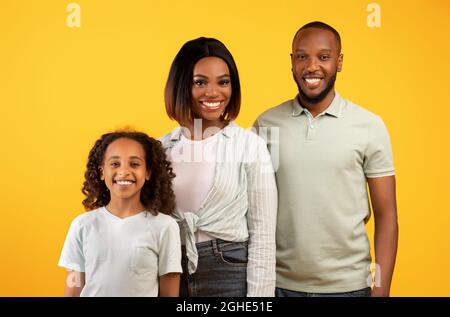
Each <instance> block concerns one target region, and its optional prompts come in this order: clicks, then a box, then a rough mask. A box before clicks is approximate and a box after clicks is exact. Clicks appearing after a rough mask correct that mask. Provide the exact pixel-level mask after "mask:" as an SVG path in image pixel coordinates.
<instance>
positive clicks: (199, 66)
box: [194, 56, 229, 75]
mask: <svg viewBox="0 0 450 317" xmlns="http://www.w3.org/2000/svg"><path fill="white" fill-rule="evenodd" d="M209 73H212V74H218V75H223V74H229V70H228V65H227V63H225V61H224V60H223V59H221V58H219V57H216V56H208V57H204V58H202V59H200V60H199V61H198V62H197V63H196V64H195V66H194V75H197V74H209Z"/></svg>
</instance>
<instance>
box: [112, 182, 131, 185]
mask: <svg viewBox="0 0 450 317" xmlns="http://www.w3.org/2000/svg"><path fill="white" fill-rule="evenodd" d="M116 183H117V184H119V185H131V184H132V183H133V182H131V181H116Z"/></svg>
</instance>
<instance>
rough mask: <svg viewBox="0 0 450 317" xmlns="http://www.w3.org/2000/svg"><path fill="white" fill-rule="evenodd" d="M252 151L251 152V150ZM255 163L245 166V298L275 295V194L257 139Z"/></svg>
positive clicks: (270, 170) (269, 168)
mask: <svg viewBox="0 0 450 317" xmlns="http://www.w3.org/2000/svg"><path fill="white" fill-rule="evenodd" d="M253 149H255V148H254V147H253ZM255 152H256V153H257V158H256V161H255V162H252V163H249V164H248V165H247V169H246V170H247V180H248V193H247V194H248V212H247V223H248V231H249V244H248V267H247V296H251V297H255V296H265V297H271V296H274V294H275V229H276V216H277V209H278V193H277V187H276V182H275V174H274V171H273V167H272V161H271V158H270V155H269V152H268V150H267V147H266V144H265V142H264V141H263V140H262V139H260V138H258V140H257V148H256V151H255Z"/></svg>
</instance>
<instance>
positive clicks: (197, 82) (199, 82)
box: [194, 80, 205, 87]
mask: <svg viewBox="0 0 450 317" xmlns="http://www.w3.org/2000/svg"><path fill="white" fill-rule="evenodd" d="M204 84H205V82H204V81H203V80H194V85H195V86H199V87H200V86H203V85H204Z"/></svg>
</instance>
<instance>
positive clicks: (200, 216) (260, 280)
mask: <svg viewBox="0 0 450 317" xmlns="http://www.w3.org/2000/svg"><path fill="white" fill-rule="evenodd" d="M240 101H241V94H240V84H239V76H238V71H237V68H236V64H235V62H234V59H233V57H232V55H231V53H230V52H229V51H228V49H227V48H226V47H225V46H224V45H223V44H222V43H221V42H220V41H218V40H216V39H213V38H203V37H202V38H198V39H195V40H192V41H189V42H187V43H186V44H184V46H183V47H182V48H181V50H180V51H179V52H178V54H177V56H176V57H175V59H174V61H173V63H172V66H171V69H170V72H169V78H168V80H167V84H166V89H165V103H166V110H167V114H168V115H169V117H170V118H172V119H175V120H176V121H178V123H179V124H180V126H181V127H179V128H177V129H175V130H174V131H172V132H171V133H169V134H167V135H165V136H164V137H163V138H162V143H163V145H164V147H165V148H166V151H167V154H168V158H169V160H170V161H171V162H172V166H173V167H174V171H175V173H176V175H177V177H176V178H175V179H174V192H175V197H176V200H175V201H176V209H175V212H174V214H173V216H174V217H175V219H176V220H177V221H178V223H179V225H180V228H181V240H182V244H183V248H182V265H183V274H182V276H181V288H180V295H181V296H274V290H275V224H276V212H277V190H276V185H275V179H274V172H273V168H272V163H271V160H270V156H269V153H268V151H267V147H266V144H265V142H264V141H263V140H262V139H261V138H259V137H258V136H257V135H256V134H254V133H252V132H249V131H246V130H244V129H242V128H240V127H238V126H237V125H236V124H235V123H234V122H233V120H234V119H235V118H236V117H237V115H238V114H239V109H240Z"/></svg>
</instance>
